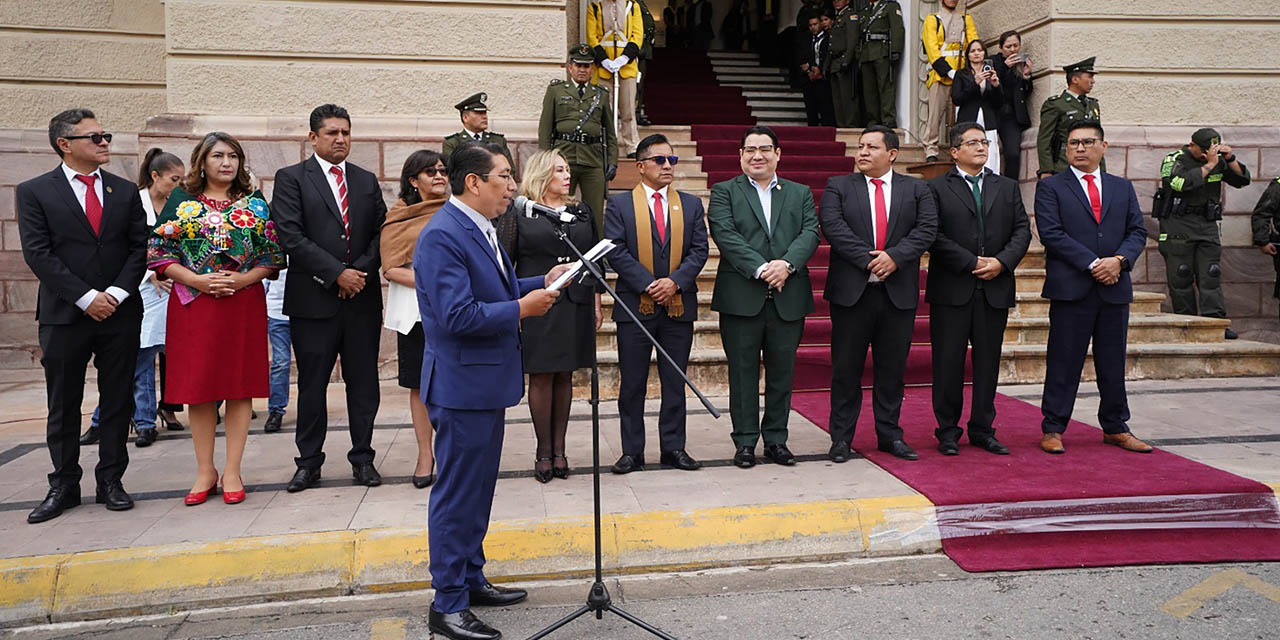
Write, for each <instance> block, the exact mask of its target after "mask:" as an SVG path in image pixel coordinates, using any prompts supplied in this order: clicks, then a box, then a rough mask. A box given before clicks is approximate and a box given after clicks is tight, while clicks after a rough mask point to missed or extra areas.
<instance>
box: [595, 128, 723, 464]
mask: <svg viewBox="0 0 1280 640" xmlns="http://www.w3.org/2000/svg"><path fill="white" fill-rule="evenodd" d="M678 161H679V158H678V157H676V156H675V154H674V152H673V151H672V147H671V143H670V142H668V141H667V138H666V137H665V136H663V135H662V134H653V135H651V136H648V137H646V138H645V139H643V140H641V141H640V144H639V145H638V146H637V147H636V167H637V168H638V169H639V170H640V184H638V185H636V187H635V189H633V190H631V191H629V192H627V193H619V194H617V195H614V196H610V197H609V202H608V204H607V205H606V206H605V215H604V237H606V238H608V239H610V240H612V241H614V243H616V244H618V245H619V246H620V248H619V249H615V250H614V251H613V252H612V253H610V254H609V264H610V265H611V266H612V267H613V270H614V271H616V272H617V273H618V284H617V289H618V301H617V305H616V306H615V307H614V309H613V321H614V322H616V323H617V325H618V369H619V371H620V373H621V378H622V379H621V382H620V384H619V390H618V414H619V416H620V425H621V429H622V456H621V457H619V458H618V461H617V463H615V464H614V465H613V472H614V473H630V472H632V471H637V470H639V469H643V468H644V440H645V429H644V398H645V391H646V389H647V388H648V382H649V357H650V356H651V355H652V353H653V346H652V345H650V344H649V340H648V338H646V337H645V335H644V332H643V331H641V330H640V328H639V327H637V326H636V323H635V322H632V320H631V318H630V316H628V315H627V314H626V312H625V311H622V310H621V309H619V308H618V307H619V306H621V305H626V306H627V307H628V308H629V309H632V310H633V311H635V312H636V316H637V317H639V318H640V321H641V322H643V323H644V326H645V328H646V329H648V330H649V333H651V334H653V336H654V338H656V339H657V341H658V344H660V345H662V348H663V349H665V350H666V352H667V353H668V354H670V355H671V359H672V360H674V361H675V363H676V366H678V367H680V369H681V370H687V369H688V366H689V351H690V349H692V348H693V322H694V320H696V319H697V317H698V274H699V273H700V272H701V271H702V267H703V265H705V264H706V263H707V250H708V243H707V226H706V223H705V222H704V220H703V209H702V201H701V200H700V199H698V197H697V196H694V195H691V194H687V193H680V192H679V191H676V190H675V189H671V188H670V185H671V181H672V180H673V179H674V178H675V172H674V165H675V163H676V162H678ZM658 376H659V378H660V379H661V381H662V407H661V409H660V410H659V413H658V433H659V435H660V444H661V447H662V457H661V462H662V464H665V465H668V466H671V467H675V468H677V469H681V470H685V471H692V470H694V469H697V468H699V467H701V466H702V464H701V463H700V462H698V461H697V460H695V459H694V458H693V457H692V456H690V455H689V454H688V453H687V452H686V451H685V396H684V380H683V379H681V377H680V375H679V374H678V373H677V372H675V371H673V370H672V369H671V365H669V364H668V363H667V362H666V360H665V359H662V358H659V359H658Z"/></svg>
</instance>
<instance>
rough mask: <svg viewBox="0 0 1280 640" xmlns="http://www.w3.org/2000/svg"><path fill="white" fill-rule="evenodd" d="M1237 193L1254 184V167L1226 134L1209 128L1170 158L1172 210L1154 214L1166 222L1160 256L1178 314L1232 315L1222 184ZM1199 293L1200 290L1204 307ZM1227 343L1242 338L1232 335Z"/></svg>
mask: <svg viewBox="0 0 1280 640" xmlns="http://www.w3.org/2000/svg"><path fill="white" fill-rule="evenodd" d="M1223 182H1225V183H1227V184H1229V185H1231V186H1233V187H1235V188H1237V189H1240V188H1243V187H1246V186H1248V185H1249V168H1248V167H1246V166H1245V165H1244V163H1243V162H1240V160H1238V159H1237V158H1236V156H1235V154H1234V153H1232V152H1231V147H1229V146H1227V145H1225V144H1222V136H1220V135H1218V132H1217V131H1214V130H1213V129H1209V128H1204V129H1200V130H1197V131H1196V132H1195V133H1194V134H1192V135H1191V144H1189V145H1187V146H1185V147H1183V148H1181V149H1178V150H1177V151H1174V152H1173V153H1170V154H1169V155H1167V156H1165V158H1164V162H1163V163H1162V164H1161V167H1160V186H1161V189H1162V190H1164V191H1165V194H1166V195H1167V196H1168V197H1169V200H1167V201H1166V202H1168V205H1167V206H1164V207H1160V208H1159V210H1156V208H1155V207H1153V211H1152V214H1153V215H1154V216H1158V217H1159V218H1160V235H1159V244H1160V255H1162V256H1164V266H1165V273H1166V276H1167V278H1168V282H1169V301H1170V302H1171V303H1172V304H1173V312H1174V313H1179V314H1182V315H1189V316H1194V315H1202V316H1205V317H1206V318H1225V317H1227V303H1226V300H1225V299H1224V297H1223V295H1222V267H1221V265H1220V261H1221V259H1222V240H1221V238H1220V237H1219V230H1218V221H1219V220H1222V183H1223ZM1196 289H1199V290H1200V299H1199V306H1198V308H1197V305H1196ZM1226 336H1227V339H1234V338H1235V337H1236V334H1235V332H1234V331H1232V330H1231V329H1227V331H1226Z"/></svg>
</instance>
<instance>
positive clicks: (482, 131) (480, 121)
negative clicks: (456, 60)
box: [440, 93, 516, 169]
mask: <svg viewBox="0 0 1280 640" xmlns="http://www.w3.org/2000/svg"><path fill="white" fill-rule="evenodd" d="M488 99H489V96H488V95H487V94H484V93H477V94H475V95H473V96H470V97H468V98H467V99H466V100H463V101H462V102H459V103H458V104H455V105H453V108H454V109H457V110H458V117H460V118H461V119H462V131H459V132H457V133H455V134H452V135H450V136H448V137H446V138H445V139H444V144H443V145H441V147H440V152H441V153H442V154H443V155H444V157H446V158H448V157H449V156H450V155H453V150H454V149H457V148H458V147H461V146H462V145H464V144H466V143H468V142H472V141H476V142H490V143H493V144H496V145H498V146H500V147H502V154H503V155H505V156H507V162H508V163H510V164H511V167H512V168H513V169H514V168H515V166H516V163H515V162H512V160H511V150H510V149H508V148H507V138H506V137H505V136H503V135H502V134H501V133H494V132H492V131H490V130H489V107H488V106H486V105H485V101H486V100H488Z"/></svg>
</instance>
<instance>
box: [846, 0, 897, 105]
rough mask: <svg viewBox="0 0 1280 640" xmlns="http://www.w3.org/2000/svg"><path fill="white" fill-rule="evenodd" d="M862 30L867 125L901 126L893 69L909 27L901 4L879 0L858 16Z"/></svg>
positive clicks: (861, 64)
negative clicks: (905, 21)
mask: <svg viewBox="0 0 1280 640" xmlns="http://www.w3.org/2000/svg"><path fill="white" fill-rule="evenodd" d="M858 29H859V31H861V32H862V37H861V42H860V43H859V45H858V52H857V56H858V66H859V68H860V69H861V76H860V77H859V78H858V80H859V82H860V83H861V84H862V107H863V108H864V109H866V113H865V114H864V115H865V116H866V126H868V127H869V126H871V125H873V124H882V125H884V126H886V127H889V128H896V127H897V126H898V115H897V114H898V107H897V100H898V91H897V85H896V84H895V83H894V72H893V68H894V66H896V65H897V64H898V62H899V61H901V60H902V49H903V46H904V45H905V41H906V30H905V28H904V27H903V25H902V7H901V6H900V5H899V4H898V2H897V0H876V1H875V2H873V3H871V5H870V6H869V7H867V8H866V9H864V10H863V11H862V12H861V13H860V14H859V18H858Z"/></svg>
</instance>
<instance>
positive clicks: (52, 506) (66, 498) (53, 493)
mask: <svg viewBox="0 0 1280 640" xmlns="http://www.w3.org/2000/svg"><path fill="white" fill-rule="evenodd" d="M78 506H80V487H79V486H77V485H74V484H60V485H58V486H55V487H49V493H47V494H45V497H44V502H41V503H40V504H39V505H37V506H36V508H35V509H32V510H31V513H29V514H27V523H28V524H36V523H38V522H44V521H46V520H52V519H54V518H56V517H58V516H60V515H62V512H63V511H66V510H67V509H70V508H71V507H78Z"/></svg>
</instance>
